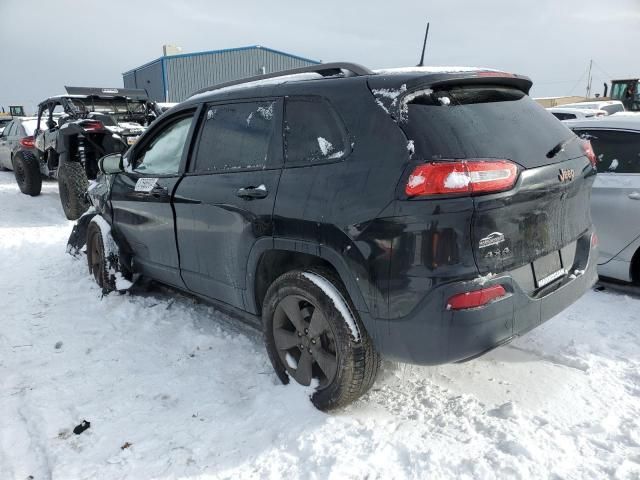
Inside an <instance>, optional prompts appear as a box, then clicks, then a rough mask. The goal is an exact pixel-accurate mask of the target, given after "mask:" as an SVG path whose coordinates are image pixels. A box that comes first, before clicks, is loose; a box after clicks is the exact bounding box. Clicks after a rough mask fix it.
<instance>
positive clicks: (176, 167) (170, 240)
mask: <svg viewBox="0 0 640 480" xmlns="http://www.w3.org/2000/svg"><path fill="white" fill-rule="evenodd" d="M194 114H195V109H191V110H186V111H181V112H177V113H176V114H174V115H171V117H168V118H166V119H163V121H162V122H161V123H159V124H157V125H154V128H153V129H152V130H150V131H149V132H148V133H147V134H146V135H145V136H144V138H143V139H142V140H141V142H140V143H139V144H137V145H136V147H135V148H134V149H133V150H130V151H129V153H128V154H127V155H126V163H127V164H129V167H128V168H127V171H126V172H125V173H121V174H118V175H116V176H115V179H114V181H113V185H112V188H111V203H112V208H113V221H114V225H115V228H116V229H117V231H118V233H119V234H120V235H122V237H124V239H125V240H126V243H127V244H128V246H129V248H130V250H131V252H132V254H133V260H134V268H135V270H136V271H140V272H141V273H143V274H145V275H148V276H149V277H151V278H154V279H156V280H159V281H161V282H164V283H168V284H171V285H176V286H179V287H183V286H184V285H183V283H182V280H181V277H180V270H179V261H178V250H177V246H176V238H175V231H174V212H173V208H172V205H171V196H172V194H173V192H174V190H175V187H176V185H177V183H178V181H179V179H180V177H181V175H182V173H181V172H182V171H183V170H184V165H185V164H186V158H187V156H188V154H189V145H190V139H191V137H192V135H193V130H194Z"/></svg>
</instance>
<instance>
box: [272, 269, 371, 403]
mask: <svg viewBox="0 0 640 480" xmlns="http://www.w3.org/2000/svg"><path fill="white" fill-rule="evenodd" d="M318 283H320V284H322V285H323V287H322V288H321V287H320V286H319V285H318ZM332 297H334V298H337V299H338V301H339V303H341V306H342V308H338V307H337V306H336V304H335V303H334V301H333V300H332ZM345 309H346V310H345ZM341 310H342V312H345V313H346V314H347V315H348V316H350V317H351V319H349V320H348V319H347V318H345V315H344V314H343V313H341ZM296 312H297V313H296ZM318 313H319V315H318ZM292 319H293V320H292ZM262 324H263V334H264V341H265V346H266V349H267V353H268V355H269V359H270V360H271V364H272V365H273V368H274V369H275V371H276V374H277V375H278V377H279V378H280V380H281V381H282V382H283V383H285V384H286V383H289V381H290V379H291V378H293V379H294V380H295V381H297V382H298V383H300V384H302V385H309V384H310V383H311V382H312V381H313V382H314V383H315V384H316V385H315V388H316V389H315V392H314V393H313V395H312V396H311V401H312V402H313V404H314V405H315V406H316V407H317V408H318V409H320V410H325V411H326V410H333V409H336V408H341V407H344V406H346V405H348V404H350V403H352V402H353V401H354V400H356V399H357V398H359V397H360V396H361V395H363V394H364V393H366V391H367V390H369V388H370V387H371V386H372V385H373V383H374V381H375V378H376V373H377V371H378V368H379V366H380V357H379V355H378V353H377V352H376V350H375V348H374V346H373V343H372V342H371V338H370V337H369V335H368V334H367V332H366V330H365V328H364V326H363V324H362V322H361V321H360V319H359V317H358V316H357V312H356V309H355V308H354V307H353V305H352V303H351V300H350V299H349V296H348V295H347V292H346V289H345V288H344V286H343V285H342V282H340V280H339V278H337V276H336V275H335V274H334V273H333V272H331V271H330V270H328V269H320V268H318V269H310V270H306V271H300V270H294V271H291V272H288V273H285V274H284V275H282V276H280V277H278V278H277V279H276V280H275V281H274V282H273V283H272V284H271V286H270V287H269V289H268V291H267V294H266V296H265V300H264V304H263V309H262ZM350 324H351V326H350ZM353 328H355V329H356V331H355V332H354V331H353ZM319 332H320V333H319ZM298 342H299V343H298ZM312 378H313V380H312Z"/></svg>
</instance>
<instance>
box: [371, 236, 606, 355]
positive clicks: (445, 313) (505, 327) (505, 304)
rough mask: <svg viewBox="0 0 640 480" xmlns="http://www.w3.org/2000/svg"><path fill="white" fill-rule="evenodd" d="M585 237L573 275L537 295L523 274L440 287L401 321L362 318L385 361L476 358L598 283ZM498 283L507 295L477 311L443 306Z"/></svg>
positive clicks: (592, 253) (594, 252)
mask: <svg viewBox="0 0 640 480" xmlns="http://www.w3.org/2000/svg"><path fill="white" fill-rule="evenodd" d="M584 237H586V238H584ZM584 237H583V238H582V239H580V240H578V247H579V248H578V250H580V249H583V255H576V260H575V262H574V265H573V266H572V268H571V269H570V273H569V274H568V275H567V276H565V277H564V278H562V279H561V280H558V281H556V282H554V283H552V284H551V285H548V286H547V287H544V288H543V289H540V290H538V291H535V292H533V294H528V293H526V292H525V291H524V290H523V288H522V286H521V284H522V282H520V281H519V280H517V279H520V278H521V272H517V271H513V272H504V273H502V274H499V275H496V276H494V277H491V278H490V279H488V280H487V279H477V280H472V281H467V282H455V283H447V284H444V285H441V286H440V287H437V288H435V289H433V290H432V291H431V292H430V293H429V294H428V295H427V296H426V297H425V298H424V299H423V301H422V302H420V304H419V305H418V307H417V308H415V309H414V310H413V311H412V312H411V314H409V315H407V316H405V317H403V318H400V319H393V320H386V319H384V320H380V319H374V318H372V317H370V316H369V315H368V314H366V313H365V314H361V315H362V319H363V321H364V323H365V325H366V326H367V330H368V332H369V333H370V334H371V336H372V338H373V341H374V344H375V345H376V348H377V349H378V351H379V352H380V353H381V354H382V355H383V356H385V357H386V358H389V359H393V360H398V361H402V362H408V363H413V364H420V365H436V364H441V363H450V362H460V361H465V360H469V359H472V358H475V357H477V356H479V355H482V354H483V353H486V352H488V351H489V350H492V349H493V348H496V347H498V346H500V345H503V344H505V343H508V342H509V341H511V340H512V339H514V338H515V337H517V336H519V335H523V334H525V333H526V332H528V331H530V330H532V329H533V328H535V327H537V326H539V325H541V324H542V323H544V322H545V321H547V320H549V319H550V318H552V317H554V316H555V315H557V314H558V313H560V312H561V311H562V310H564V309H565V308H567V307H568V306H569V305H571V304H572V303H574V302H575V301H576V300H578V299H579V298H580V297H581V296H582V295H583V294H584V293H585V292H586V291H587V290H588V289H590V288H591V287H592V286H593V285H594V284H595V283H596V281H597V279H598V275H597V268H596V267H597V265H596V259H597V249H595V248H591V246H590V234H588V235H585V236H584ZM580 244H582V245H580ZM585 244H586V245H585ZM520 270H521V269H520ZM496 284H500V285H502V286H503V287H504V288H505V289H506V290H507V292H508V294H507V296H505V297H502V298H501V299H498V300H496V301H494V302H493V303H490V304H488V305H485V306H483V307H479V308H474V309H468V310H458V311H452V310H446V308H445V307H444V306H445V305H446V302H447V299H449V298H450V297H451V296H453V295H455V294H457V293H461V292H468V291H472V290H477V289H480V288H484V287H488V286H491V285H496Z"/></svg>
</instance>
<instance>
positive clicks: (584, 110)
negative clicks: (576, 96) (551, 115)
mask: <svg viewBox="0 0 640 480" xmlns="http://www.w3.org/2000/svg"><path fill="white" fill-rule="evenodd" d="M547 110H549V111H550V112H556V113H576V114H578V115H580V114H582V115H597V114H598V113H602V110H599V109H597V108H576V107H565V106H564V105H562V106H560V107H549V108H547Z"/></svg>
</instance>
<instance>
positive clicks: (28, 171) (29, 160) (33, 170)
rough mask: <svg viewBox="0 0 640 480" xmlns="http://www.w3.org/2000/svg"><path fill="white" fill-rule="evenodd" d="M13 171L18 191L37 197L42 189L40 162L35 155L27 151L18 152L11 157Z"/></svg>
mask: <svg viewBox="0 0 640 480" xmlns="http://www.w3.org/2000/svg"><path fill="white" fill-rule="evenodd" d="M13 173H14V175H15V177H16V183H17V184H18V187H19V188H20V191H21V192H22V193H24V194H25V195H31V196H32V197H37V196H38V195H40V192H41V190H42V175H41V174H40V164H39V163H38V159H37V158H36V156H35V155H33V154H32V153H29V152H18V153H16V154H15V156H14V157H13Z"/></svg>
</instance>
